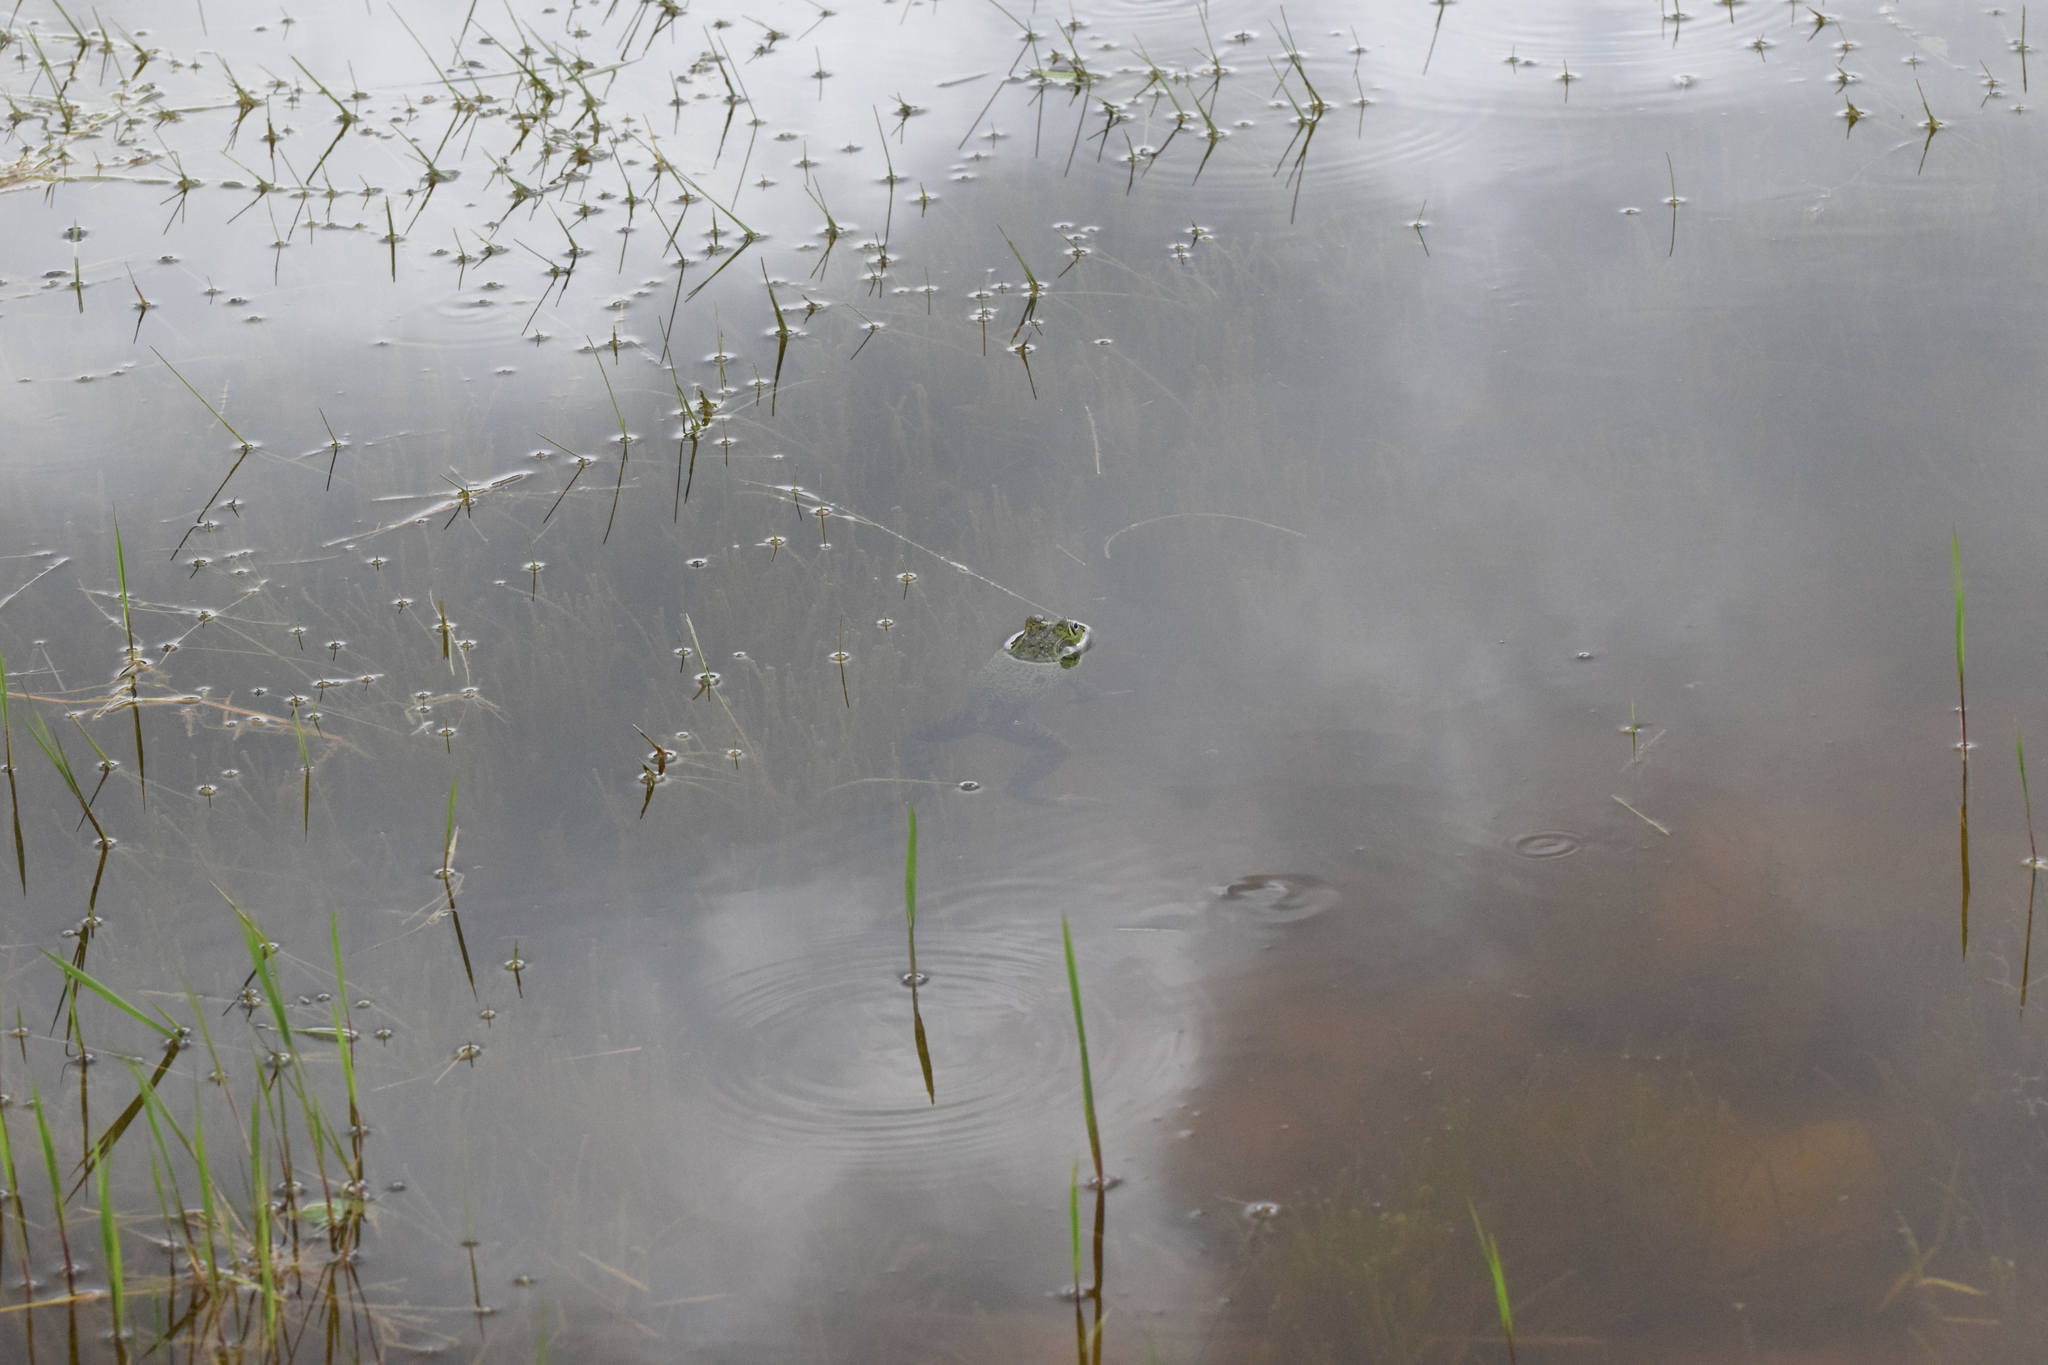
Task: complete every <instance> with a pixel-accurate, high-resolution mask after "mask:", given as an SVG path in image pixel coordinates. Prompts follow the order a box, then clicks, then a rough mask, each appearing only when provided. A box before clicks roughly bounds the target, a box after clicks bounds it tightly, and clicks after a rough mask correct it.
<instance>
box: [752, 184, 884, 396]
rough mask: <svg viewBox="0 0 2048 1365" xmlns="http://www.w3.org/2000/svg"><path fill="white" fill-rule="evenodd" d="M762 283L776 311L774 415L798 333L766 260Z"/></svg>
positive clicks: (771, 386)
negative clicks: (785, 365) (793, 339)
mask: <svg viewBox="0 0 2048 1365" xmlns="http://www.w3.org/2000/svg"><path fill="white" fill-rule="evenodd" d="M891 192H892V193H893V192H894V191H893V187H892V191H891ZM885 235H886V234H885ZM761 283H762V284H763V285H764V286H765V287H766V288H767V290H768V306H769V307H770V308H771V309H773V310H774V311H775V377H774V378H773V379H772V380H770V381H769V390H768V415H769V416H770V417H773V416H774V415H775V400H776V397H777V396H778V395H779V394H780V393H781V392H782V361H783V358H784V357H785V356H787V355H788V354H789V339H790V338H791V337H792V336H795V335H796V333H795V332H794V331H793V330H792V329H791V328H790V325H789V319H787V318H785V317H783V316H782V304H781V303H779V302H778V301H777V300H776V298H775V282H774V281H773V280H771V279H769V278H768V263H767V262H766V261H763V262H762V263H761Z"/></svg>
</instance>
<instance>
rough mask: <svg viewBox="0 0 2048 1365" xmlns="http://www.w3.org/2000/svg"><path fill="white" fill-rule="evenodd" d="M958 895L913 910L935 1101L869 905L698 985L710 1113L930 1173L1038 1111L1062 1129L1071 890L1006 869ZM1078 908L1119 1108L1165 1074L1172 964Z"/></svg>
mask: <svg viewBox="0 0 2048 1365" xmlns="http://www.w3.org/2000/svg"><path fill="white" fill-rule="evenodd" d="M964 899H965V901H966V903H965V904H963V903H962V900H963V898H962V897H960V896H958V895H954V896H950V897H949V898H948V903H947V906H946V910H945V911H944V912H943V914H941V913H939V912H937V911H933V912H929V914H930V918H929V919H927V918H926V916H925V915H920V923H919V930H920V932H919V935H918V952H917V965H918V970H919V971H920V972H921V973H923V974H924V975H925V976H926V977H927V981H926V982H925V984H923V985H922V986H920V988H919V989H918V992H917V1004H918V1007H919V1009H920V1011H921V1013H922V1016H923V1020H924V1028H925V1034H926V1037H927V1039H928V1041H929V1045H930V1048H931V1057H932V1067H933V1073H934V1081H935V1084H936V1089H937V1103H936V1104H933V1103H930V1102H928V1101H927V1099H926V1097H925V1092H924V1084H923V1079H922V1076H921V1072H920V1069H919V1065H918V1057H917V1051H916V1043H915V1039H914V1034H913V1027H912V1020H911V993H910V992H909V991H908V990H906V989H905V988H904V984H903V974H904V970H905V944H904V937H903V926H902V921H901V919H900V918H896V919H878V920H877V922H876V924H875V927H874V928H873V929H872V930H869V931H862V932H840V933H836V934H832V935H830V936H827V937H825V938H823V939H822V940H814V941H813V942H811V943H810V944H809V945H808V946H807V947H806V949H805V950H804V951H803V952H801V953H800V954H797V955H793V956H788V957H783V958H780V959H778V960H775V961H770V962H764V963H760V964H758V965H755V966H752V967H749V968H745V969H742V970H739V971H737V972H734V973H731V974H729V975H727V976H725V977H724V978H723V979H721V980H719V981H717V982H715V983H713V984H711V985H710V986H709V987H708V988H707V990H708V993H709V995H710V997H711V998H710V999H708V1000H706V1001H704V1002H703V1003H704V1004H705V1005H707V1006H708V1007H709V1014H708V1018H709V1020H710V1027H711V1028H712V1029H714V1030H715V1032H716V1034H717V1038H716V1040H715V1043H714V1045H713V1056H714V1058H715V1061H714V1065H713V1068H712V1074H711V1075H710V1076H709V1077H708V1081H709V1088H710V1091H711V1094H712V1096H713V1098H714V1099H715V1101H716V1103H717V1106H718V1108H719V1110H720V1111H721V1113H720V1116H719V1117H720V1122H721V1123H722V1124H723V1125H724V1126H727V1127H731V1128H735V1129H736V1130H738V1131H739V1132H741V1133H743V1134H744V1135H746V1136H747V1137H748V1138H749V1139H750V1140H761V1139H769V1140H781V1141H785V1142H790V1143H796V1144H800V1145H802V1146H803V1147H804V1148H805V1150H806V1151H810V1152H814V1153H817V1154H820V1155H825V1154H831V1155H833V1156H837V1157H840V1158H849V1157H850V1158H853V1159H855V1160H857V1161H859V1162H861V1163H862V1164H876V1165H896V1166H900V1167H902V1168H904V1169H906V1170H915V1169H918V1168H919V1167H920V1166H921V1165H925V1164H929V1165H930V1167H931V1169H933V1170H934V1171H937V1172H943V1171H946V1170H952V1171H958V1170H959V1162H960V1160H961V1158H962V1157H963V1156H970V1155H973V1154H975V1153H977V1152H988V1151H991V1150H993V1149H995V1148H998V1147H1001V1146H1005V1145H1010V1144H1014V1143H1017V1142H1019V1141H1024V1142H1029V1141H1033V1140H1034V1139H1033V1137H1032V1135H1033V1134H1035V1133H1037V1132H1038V1130H1039V1129H1040V1128H1041V1127H1044V1126H1046V1125H1058V1127H1059V1128H1060V1130H1061V1131H1064V1130H1065V1129H1066V1128H1069V1127H1071V1126H1072V1124H1073V1123H1075V1122H1078V1116H1079V1115H1080V1113H1081V1107H1080V1106H1081V1098H1080V1071H1079V1065H1078V1059H1077V1056H1076V1052H1075V1046H1074V1021H1073V1011H1072V1006H1071V1005H1070V1003H1069V1001H1068V998H1067V993H1066V989H1065V981H1066V977H1065V970H1066V969H1065V965H1064V962H1063V960H1062V956H1061V949H1060V937H1059V920H1058V917H1057V913H1056V910H1055V909H1054V907H1059V906H1061V905H1062V903H1063V902H1064V904H1065V905H1066V906H1067V907H1070V908H1071V907H1073V905H1074V899H1075V897H1074V888H1072V887H1054V886H1050V885H1042V884H1025V883H1004V884H998V885H990V886H986V887H983V888H980V889H978V890H976V891H974V892H972V893H970V894H968V895H967V896H966V897H965V898H964ZM997 910H1000V911H1001V913H1000V914H998V913H993V912H995V911H997ZM1084 913H1085V911H1084ZM1080 918H1081V917H1080V916H1078V915H1077V916H1076V919H1077V924H1076V937H1077V940H1080V942H1081V951H1082V959H1081V961H1082V968H1081V970H1082V978H1083V982H1084V994H1085V998H1086V1004H1087V1011H1088V1025H1089V1043H1090V1054H1091V1060H1092V1062H1093V1065H1094V1071H1095V1087H1096V1093H1097V1095H1098V1096H1099V1097H1110V1098H1109V1103H1110V1104H1112V1105H1113V1106H1114V1107H1115V1108H1116V1109H1121V1110H1126V1111H1127V1110H1128V1109H1129V1108H1131V1107H1132V1106H1138V1105H1143V1104H1146V1103H1149V1102H1150V1101H1151V1100H1153V1099H1156V1098H1158V1097H1159V1096H1162V1095H1164V1094H1166V1093H1169V1092H1170V1091H1172V1090H1173V1089H1174V1088H1175V1087H1176V1086H1177V1085H1178V1084H1180V1082H1181V1080H1182V1079H1183V1075H1184V1073H1185V1072H1186V1070H1187V1068H1188V1065H1189V1064H1190V1063H1191V1061H1192V1057H1193V1050H1194V1049H1193V1043H1192V1029H1191V1027H1190V1026H1189V1025H1190V1021H1189V1020H1187V1019H1185V1018H1182V1017H1180V1016H1181V1014H1182V1012H1183V1009H1182V998H1181V997H1180V996H1179V995H1177V993H1175V992H1173V991H1170V990H1168V989H1167V986H1166V978H1167V977H1170V976H1172V975H1174V974H1175V973H1174V971H1173V969H1172V966H1171V965H1170V964H1161V963H1156V962H1148V961H1147V959H1146V957H1145V956H1144V952H1150V953H1152V954H1155V955H1156V954H1160V953H1162V952H1165V951H1168V950H1166V949H1163V948H1161V947H1160V946H1158V945H1157V944H1155V943H1147V944H1144V945H1140V947H1141V948H1142V949H1143V950H1144V951H1143V952H1140V951H1138V949H1134V948H1133V946H1132V945H1131V944H1130V943H1129V942H1127V941H1126V942H1117V941H1105V940H1108V939H1110V938H1111V937H1112V936H1108V935H1102V936H1095V935H1091V934H1089V933H1088V932H1087V931H1086V929H1085V928H1084V927H1083V926H1082V925H1081V924H1080V923H1078V921H1079V920H1080ZM1120 937H1127V936H1120ZM1148 937H1149V936H1148ZM1161 965H1164V966H1166V971H1165V972H1164V973H1163V974H1162V973H1161V972H1160V971H1159V970H1156V968H1157V967H1158V966H1161ZM920 1153H930V1154H931V1155H932V1157H933V1158H934V1160H933V1161H932V1162H930V1163H924V1162H922V1161H921V1159H920V1157H919V1154H920ZM941 1154H943V1159H942V1160H940V1159H938V1158H940V1156H941Z"/></svg>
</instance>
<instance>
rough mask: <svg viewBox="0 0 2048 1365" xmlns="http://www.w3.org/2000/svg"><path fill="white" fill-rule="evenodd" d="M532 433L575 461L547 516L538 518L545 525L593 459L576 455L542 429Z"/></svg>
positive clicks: (549, 506)
mask: <svg viewBox="0 0 2048 1365" xmlns="http://www.w3.org/2000/svg"><path fill="white" fill-rule="evenodd" d="M534 435H536V436H538V437H540V438H541V439H542V440H543V441H546V442H547V443H548V444H549V445H551V446H554V447H556V448H557V449H559V450H562V451H564V452H566V453H567V454H568V455H569V457H570V458H571V459H573V460H575V461H576V472H575V473H573V474H571V475H570V476H569V482H567V483H565V484H563V485H562V491H561V492H560V493H559V494H557V495H556V497H555V500H554V502H552V503H550V504H549V505H548V513H547V516H545V517H542V518H541V519H540V524H541V525H543V526H545V525H547V524H548V517H552V516H554V514H555V508H557V507H560V506H561V505H562V499H563V498H566V497H568V496H569V490H570V489H572V488H574V487H575V486H576V480H578V479H580V478H582V477H583V471H584V470H586V469H588V468H590V466H591V465H592V464H593V463H595V461H593V460H591V459H590V457H588V456H586V455H578V454H577V453H576V452H575V451H573V450H570V449H569V447H567V446H565V445H563V444H562V443H561V442H560V441H557V440H556V439H555V438H554V437H552V436H550V435H548V434H547V433H546V432H544V431H536V432H535V433H534Z"/></svg>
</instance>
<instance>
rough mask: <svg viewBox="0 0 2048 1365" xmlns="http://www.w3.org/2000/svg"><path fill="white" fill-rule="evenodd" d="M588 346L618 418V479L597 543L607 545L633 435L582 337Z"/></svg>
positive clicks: (607, 378)
mask: <svg viewBox="0 0 2048 1365" xmlns="http://www.w3.org/2000/svg"><path fill="white" fill-rule="evenodd" d="M583 340H584V343H585V344H586V345H588V346H589V347H590V358H591V359H592V360H596V361H597V377H598V378H599V379H602V380H603V381H604V392H605V396H606V397H607V398H610V399H611V400H612V416H614V417H616V418H618V419H619V481H618V483H617V484H616V485H614V486H613V488H612V514H611V515H610V516H609V517H606V518H605V522H604V539H603V540H602V541H600V542H598V543H599V544H602V545H608V544H610V543H611V538H612V523H613V522H614V521H616V520H618V516H619V494H621V493H623V492H624V491H625V488H626V461H627V460H629V459H630V458H632V451H633V437H632V434H631V433H630V432H628V431H627V430H626V415H625V414H624V413H622V412H620V411H619V396H618V394H616V393H614V392H612V377H611V376H610V375H608V374H606V373H605V372H604V361H603V360H601V359H599V358H598V354H597V345H596V343H595V342H592V341H591V340H590V338H589V337H585V338H583Z"/></svg>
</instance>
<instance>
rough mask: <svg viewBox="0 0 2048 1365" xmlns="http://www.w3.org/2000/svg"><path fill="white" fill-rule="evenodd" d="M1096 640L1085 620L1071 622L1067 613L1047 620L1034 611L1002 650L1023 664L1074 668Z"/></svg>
mask: <svg viewBox="0 0 2048 1365" xmlns="http://www.w3.org/2000/svg"><path fill="white" fill-rule="evenodd" d="M1093 643H1094V639H1093V637H1092V634H1091V632H1090V631H1089V629H1088V626H1087V624H1086V623H1085V622H1081V621H1069V620H1067V619H1066V618H1065V617H1064V616H1063V617H1061V618H1059V619H1058V620H1056V621H1048V620H1046V619H1045V618H1044V617H1043V616H1040V615H1039V614H1038V613H1036V612H1033V613H1032V614H1031V615H1029V616H1027V617H1025V618H1024V629H1022V630H1020V631H1018V632H1017V633H1016V634H1015V635H1013V636H1011V637H1010V638H1009V640H1008V642H1006V643H1005V644H1004V645H1003V649H1004V650H1005V651H1007V652H1008V654H1009V655H1010V657H1011V658H1013V659H1018V660H1021V661H1023V662H1024V663H1028V664H1051V663H1056V664H1058V665H1059V666H1060V667H1061V668H1072V667H1074V665H1076V664H1078V663H1080V662H1081V656H1082V655H1083V654H1085V653H1086V652H1087V651H1088V647H1089V646H1090V645H1091V644H1093Z"/></svg>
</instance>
